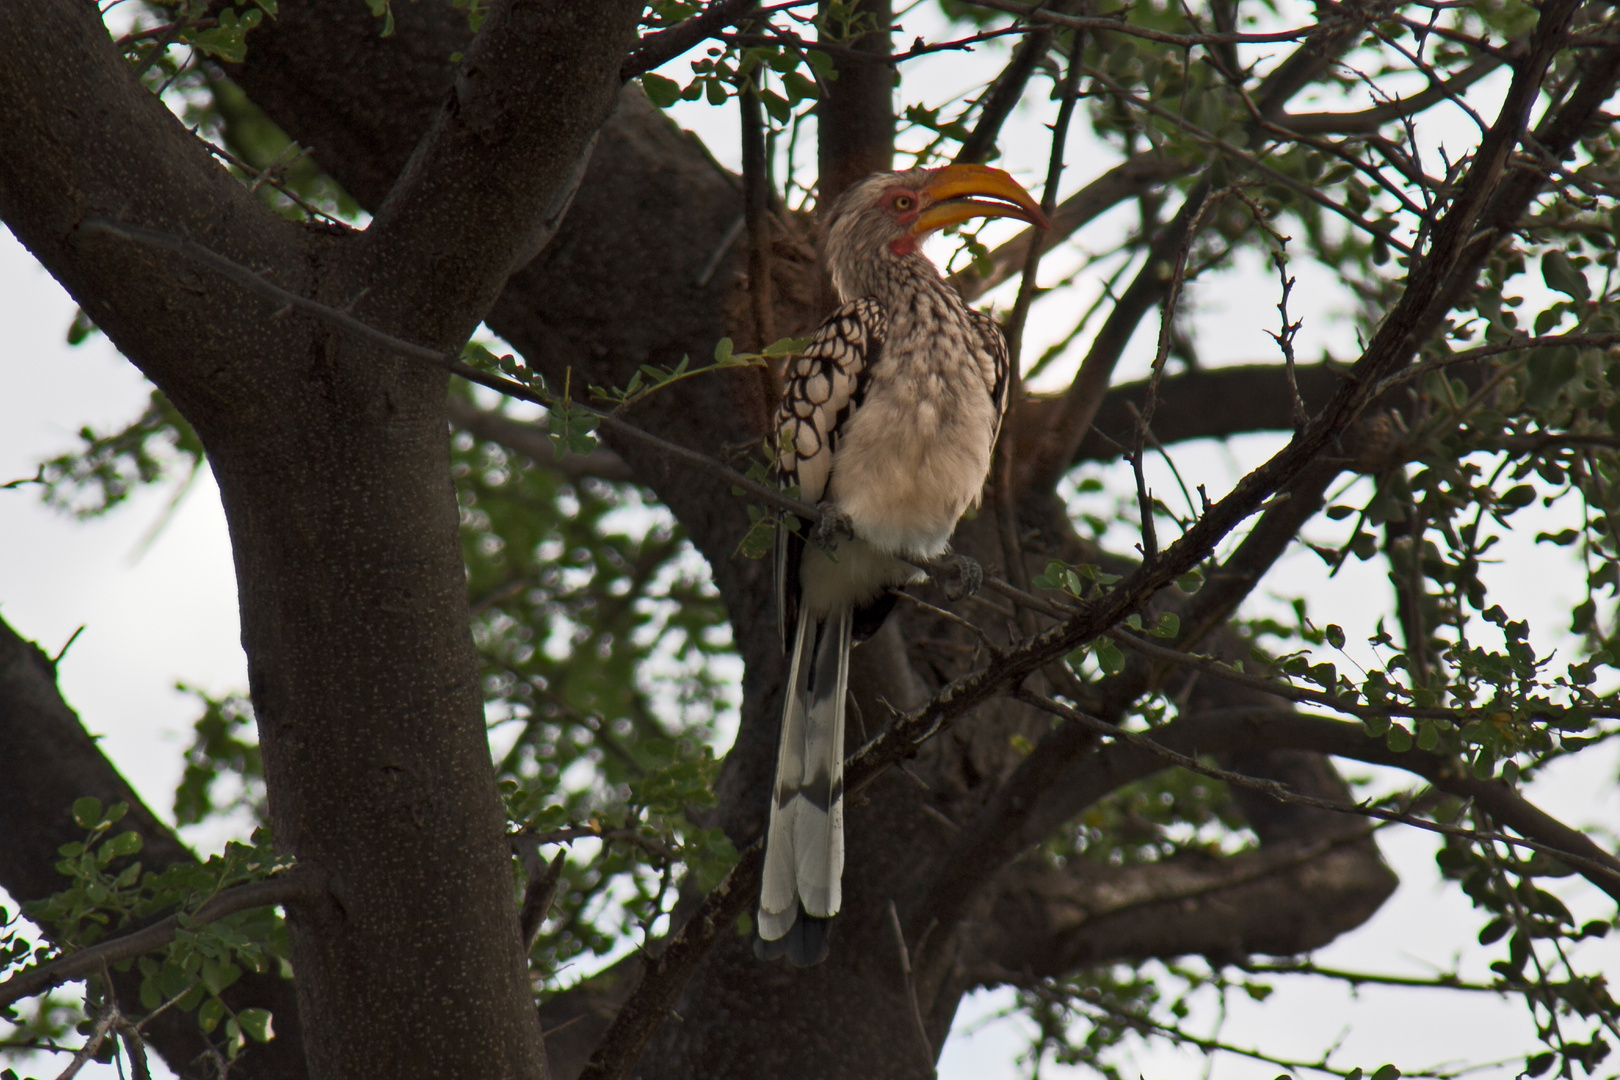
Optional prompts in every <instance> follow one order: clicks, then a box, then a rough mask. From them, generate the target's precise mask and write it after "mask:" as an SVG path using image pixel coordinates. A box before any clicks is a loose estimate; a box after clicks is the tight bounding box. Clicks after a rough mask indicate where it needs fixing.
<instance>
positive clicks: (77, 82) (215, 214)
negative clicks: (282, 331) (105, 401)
mask: <svg viewBox="0 0 1620 1080" xmlns="http://www.w3.org/2000/svg"><path fill="white" fill-rule="evenodd" d="M0 32H3V33H4V34H5V36H6V40H8V41H11V42H13V44H14V46H15V49H14V52H15V56H14V57H13V60H14V62H12V63H8V64H6V65H4V68H3V69H0V102H4V103H5V106H4V108H0V144H3V145H4V146H5V147H6V153H5V154H4V155H0V216H3V217H4V219H5V221H6V223H7V224H8V225H9V226H10V228H11V229H12V231H13V232H14V233H16V235H17V237H18V239H20V240H21V241H22V242H23V243H24V244H25V245H26V246H27V247H28V249H29V250H30V251H31V252H32V253H33V254H34V256H35V257H36V258H38V259H39V261H40V262H41V263H42V264H44V266H45V267H46V268H47V269H48V270H49V271H50V272H51V274H52V275H53V276H54V277H55V278H56V279H57V280H58V281H60V282H61V283H62V285H63V286H64V287H65V288H66V289H67V290H68V291H69V292H70V293H72V294H73V295H74V296H75V298H77V299H78V300H79V302H80V304H81V305H82V306H83V307H84V309H85V311H86V312H87V313H88V314H90V316H91V317H92V318H93V319H94V320H95V322H96V325H98V326H100V327H101V328H102V329H103V330H105V331H106V332H107V333H108V334H109V336H111V337H112V338H113V340H115V341H116V342H117V343H118V345H119V347H120V348H121V349H122V350H123V351H124V353H125V355H127V356H131V357H134V358H136V359H137V362H138V363H140V365H141V366H142V370H144V371H145V372H146V373H147V374H148V375H149V376H151V377H152V378H153V379H154V381H156V382H157V383H158V384H159V385H160V386H162V387H163V388H164V390H165V392H166V393H168V394H169V396H170V398H171V400H174V401H175V402H176V403H179V404H181V405H182V408H187V407H189V408H191V409H192V410H193V412H198V413H199V414H200V413H201V412H204V411H206V408H207V406H208V405H209V404H212V403H213V402H215V401H217V400H218V397H219V395H220V394H221V393H226V392H229V390H231V389H234V384H235V383H236V382H237V381H238V380H240V379H241V378H242V377H243V373H242V372H241V371H239V370H231V371H229V372H228V373H225V374H223V376H222V375H220V374H219V373H218V369H217V368H216V367H215V364H214V359H213V358H215V357H217V356H219V355H220V354H221V353H225V354H229V353H231V352H233V351H235V352H238V353H239V352H240V351H241V348H242V347H243V346H242V341H241V339H242V338H243V337H246V336H247V335H249V334H252V335H253V336H255V337H256V336H257V331H258V327H257V326H256V325H254V324H253V320H251V319H249V318H244V317H243V316H242V315H241V314H239V313H236V308H235V305H234V303H233V302H232V300H233V299H234V298H222V297H220V296H217V295H209V296H204V295H202V294H201V293H199V291H198V290H197V289H196V287H195V282H194V281H193V280H191V279H190V278H189V277H188V276H187V274H186V273H185V272H183V271H182V272H179V273H176V272H175V270H174V269H173V268H171V267H169V266H168V265H165V264H164V263H163V262H162V261H161V260H154V259H153V258H152V253H151V252H143V251H140V250H139V249H133V248H124V249H122V250H114V249H109V248H108V246H107V245H104V244H96V243H94V242H87V240H86V238H85V237H83V236H82V235H81V234H79V233H78V231H77V226H78V225H79V223H80V222H82V221H84V220H85V219H86V218H90V217H95V216H98V215H104V214H116V215H118V216H119V217H120V218H122V219H123V220H126V221H132V222H136V223H139V224H143V225H147V226H150V227H154V228H159V229H163V230H164V231H167V232H171V233H174V234H176V235H180V236H205V237H208V238H209V239H210V241H211V242H212V243H214V244H216V245H218V246H219V247H221V248H222V249H224V250H226V251H229V252H230V253H231V254H232V255H233V256H235V257H236V258H237V259H239V260H240V261H242V262H246V263H248V264H250V265H253V266H257V267H263V268H273V269H274V270H275V271H276V272H277V273H278V274H280V275H282V280H285V281H289V282H293V283H296V286H297V287H303V286H304V284H305V283H307V281H308V280H309V276H310V264H311V262H313V261H315V260H314V257H313V251H315V250H330V248H331V247H332V246H333V245H334V244H335V243H336V241H335V240H334V239H333V238H330V237H318V236H317V235H316V234H313V233H310V232H306V231H305V230H304V229H303V228H301V227H300V226H297V225H294V224H293V223H291V222H288V221H286V220H284V219H282V218H281V217H279V216H278V215H276V214H274V213H272V212H270V211H269V210H268V209H267V208H266V207H265V206H264V205H263V204H262V203H260V202H259V201H258V199H257V198H256V197H255V196H254V195H253V194H252V193H250V192H249V191H248V190H247V188H246V187H244V186H243V185H241V184H239V183H237V182H236V181H235V180H233V179H232V178H231V177H230V175H229V174H228V173H227V172H226V171H225V170H224V168H222V167H221V166H220V165H219V163H218V162H216V161H215V160H214V159H213V157H212V155H210V154H209V153H208V151H207V149H206V148H205V146H204V144H203V143H202V142H201V140H199V139H197V138H196V137H195V136H193V135H192V134H191V133H190V132H188V131H187V130H186V129H185V127H184V126H183V125H182V124H181V123H180V120H179V119H178V118H177V117H176V116H175V115H174V114H173V113H171V112H170V111H169V110H168V109H167V108H166V107H165V106H164V105H163V103H162V102H160V101H159V100H158V99H157V98H156V97H154V96H153V95H152V94H149V93H147V91H146V90H145V89H143V88H142V87H141V85H140V84H139V83H138V82H136V81H135V80H134V79H133V78H132V77H131V74H130V69H129V66H128V65H127V64H125V63H124V62H123V61H122V59H121V58H120V57H119V55H118V54H117V53H116V52H115V51H114V49H113V48H112V43H111V42H110V41H109V40H108V37H107V31H106V28H105V27H104V26H103V25H102V24H101V20H100V19H99V17H98V13H97V10H96V8H95V7H94V6H86V5H84V4H79V3H74V2H72V0H45V2H42V3H38V4H29V5H27V7H26V8H21V7H17V6H14V5H8V6H6V7H5V8H3V9H0ZM68 133H71V139H72V148H71V150H69V149H68V148H67V147H65V146H64V144H63V140H64V138H66V137H68ZM155 312H161V313H163V314H164V315H165V317H164V318H154V317H151V316H152V313H155ZM205 372H212V373H213V376H212V377H211V378H210V377H206V376H205V375H204V373H205ZM198 418H199V416H193V417H192V419H193V420H194V421H195V420H196V419H198Z"/></svg>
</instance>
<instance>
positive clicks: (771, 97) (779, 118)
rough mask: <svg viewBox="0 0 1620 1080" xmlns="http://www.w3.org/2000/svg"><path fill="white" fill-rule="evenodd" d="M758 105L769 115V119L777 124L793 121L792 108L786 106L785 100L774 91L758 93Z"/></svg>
mask: <svg viewBox="0 0 1620 1080" xmlns="http://www.w3.org/2000/svg"><path fill="white" fill-rule="evenodd" d="M759 100H760V104H762V105H764V106H765V111H766V112H768V113H770V114H771V119H772V120H775V121H776V122H777V123H778V124H785V123H787V122H788V121H789V120H792V119H793V106H791V105H789V104H788V101H787V99H786V98H784V97H783V96H782V95H781V94H778V93H777V92H776V91H774V90H761V91H760V92H759Z"/></svg>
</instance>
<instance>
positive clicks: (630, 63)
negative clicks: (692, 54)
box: [619, 0, 759, 82]
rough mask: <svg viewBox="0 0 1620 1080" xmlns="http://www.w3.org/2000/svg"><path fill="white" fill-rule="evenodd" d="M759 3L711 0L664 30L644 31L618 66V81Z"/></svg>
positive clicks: (706, 35) (654, 64) (710, 33)
mask: <svg viewBox="0 0 1620 1080" xmlns="http://www.w3.org/2000/svg"><path fill="white" fill-rule="evenodd" d="M758 4H759V0H714V2H713V3H711V4H710V5H709V6H708V7H706V8H704V9H703V10H702V11H701V12H699V13H698V14H696V15H694V16H692V17H691V18H690V19H686V20H684V21H682V22H679V23H676V24H675V25H674V26H671V27H669V28H668V29H666V30H660V31H658V32H657V33H654V34H648V35H647V36H645V37H643V38H642V39H641V40H640V41H639V42H637V44H636V48H635V51H634V52H632V53H631V54H630V55H629V56H627V57H625V58H624V63H623V64H621V65H620V66H619V80H620V81H621V82H628V81H630V80H631V79H633V78H635V77H636V76H637V75H640V74H642V73H643V72H647V71H651V70H653V69H654V68H657V67H662V66H663V65H665V64H667V63H669V62H670V61H671V60H673V59H675V58H676V57H677V56H679V55H681V54H682V53H684V52H686V51H687V50H689V49H692V48H695V47H697V46H698V45H700V44H702V43H703V42H704V41H705V40H706V39H708V38H710V37H713V36H714V35H715V34H718V33H719V32H720V31H722V30H724V29H725V28H726V27H728V26H730V25H731V24H732V23H734V22H736V21H737V20H738V19H740V18H742V17H743V16H744V15H746V14H747V13H748V12H749V11H750V10H751V9H752V8H754V7H756V6H757V5H758Z"/></svg>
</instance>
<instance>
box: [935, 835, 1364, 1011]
mask: <svg viewBox="0 0 1620 1080" xmlns="http://www.w3.org/2000/svg"><path fill="white" fill-rule="evenodd" d="M1394 887H1395V880H1394V875H1393V874H1391V873H1390V872H1389V870H1388V868H1386V867H1385V866H1384V865H1383V864H1382V862H1381V861H1380V860H1379V858H1378V856H1377V853H1376V851H1375V850H1374V849H1373V847H1372V844H1371V842H1370V840H1369V838H1368V836H1367V832H1366V830H1364V829H1357V830H1352V831H1350V832H1347V833H1345V834H1343V835H1340V836H1336V837H1328V838H1324V839H1319V840H1315V841H1307V842H1297V841H1296V842H1290V843H1287V844H1278V845H1274V846H1269V847H1262V848H1259V849H1256V850H1252V851H1245V852H1241V853H1239V854H1236V855H1230V856H1224V857H1222V856H1215V855H1211V854H1207V853H1204V852H1200V851H1187V852H1183V853H1180V854H1178V855H1176V856H1172V857H1170V858H1168V859H1164V860H1161V861H1158V862H1153V863H1146V864H1142V865H1138V866H1128V867H1121V868H1112V867H1107V866H1102V865H1097V864H1092V863H1085V862H1076V863H1071V864H1070V865H1069V866H1068V867H1066V868H1064V869H1062V870H1059V869H1057V868H1055V867H1050V866H1047V865H1044V864H1042V863H1040V862H1037V861H1030V862H1028V863H1018V864H1015V865H1013V866H1011V867H1009V868H1008V869H1007V871H1006V872H1005V873H1004V874H1003V875H1002V876H1001V878H1000V879H999V880H998V882H997V888H996V898H995V906H994V909H993V911H994V914H993V915H992V917H991V918H990V919H989V920H988V925H989V932H988V933H987V934H985V935H984V936H983V937H982V939H981V941H982V944H980V945H979V946H978V952H977V955H975V956H973V957H971V958H969V959H968V960H967V961H966V963H967V964H968V966H969V968H970V970H972V971H973V977H974V978H975V980H976V981H977V982H979V983H980V984H981V985H994V984H996V983H1002V982H1009V981H1012V982H1019V983H1022V982H1023V981H1024V980H1026V979H1028V978H1029V977H1030V976H1034V977H1035V978H1043V977H1050V976H1059V975H1065V974H1068V973H1070V972H1073V971H1076V970H1079V969H1081V968H1085V967H1090V966H1094V965H1097V964H1104V963H1108V962H1110V961H1117V960H1137V961H1139V960H1144V959H1149V958H1170V957H1176V956H1186V955H1202V956H1206V957H1209V958H1210V959H1211V961H1213V962H1216V963H1220V962H1223V961H1230V960H1239V959H1242V958H1245V957H1247V956H1250V955H1253V954H1255V953H1263V954H1272V955H1283V956H1292V955H1297V954H1299V953H1301V952H1308V951H1309V950H1311V949H1315V948H1319V947H1321V946H1323V945H1326V944H1327V943H1328V942H1330V941H1332V940H1333V939H1334V938H1336V937H1338V936H1339V935H1340V934H1343V933H1345V932H1346V931H1348V930H1351V929H1354V928H1355V927H1357V926H1360V925H1361V924H1362V923H1363V922H1365V921H1366V920H1367V918H1368V917H1369V916H1370V915H1371V914H1372V913H1373V912H1374V911H1376V910H1377V909H1378V907H1379V905H1381V904H1382V903H1383V902H1384V900H1386V899H1387V898H1388V897H1389V894H1390V893H1391V892H1392V891H1393V890H1394Z"/></svg>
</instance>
